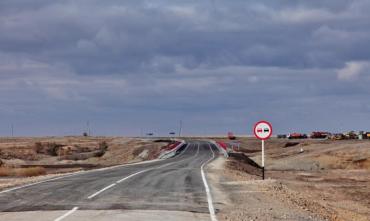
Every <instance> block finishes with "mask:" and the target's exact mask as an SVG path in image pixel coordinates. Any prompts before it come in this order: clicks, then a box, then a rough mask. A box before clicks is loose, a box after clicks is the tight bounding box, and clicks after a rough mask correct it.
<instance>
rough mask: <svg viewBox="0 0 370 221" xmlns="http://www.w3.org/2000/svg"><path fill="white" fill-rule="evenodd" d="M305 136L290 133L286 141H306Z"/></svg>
mask: <svg viewBox="0 0 370 221" xmlns="http://www.w3.org/2000/svg"><path fill="white" fill-rule="evenodd" d="M306 138H307V134H302V133H291V134H289V135H288V139H306Z"/></svg>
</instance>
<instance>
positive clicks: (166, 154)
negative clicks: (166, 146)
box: [158, 140, 186, 159]
mask: <svg viewBox="0 0 370 221" xmlns="http://www.w3.org/2000/svg"><path fill="white" fill-rule="evenodd" d="M176 141H179V142H180V143H179V144H178V145H177V146H176V147H175V148H172V149H171V150H168V151H163V152H162V153H161V154H160V155H159V157H158V158H159V159H168V158H171V157H174V156H176V154H177V151H178V150H179V149H180V148H181V147H183V146H184V145H186V142H185V141H184V140H176Z"/></svg>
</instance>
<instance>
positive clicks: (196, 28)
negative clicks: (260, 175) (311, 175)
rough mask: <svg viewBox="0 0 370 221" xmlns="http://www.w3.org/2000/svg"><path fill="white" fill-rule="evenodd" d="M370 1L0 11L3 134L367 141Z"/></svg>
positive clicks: (167, 1)
mask: <svg viewBox="0 0 370 221" xmlns="http://www.w3.org/2000/svg"><path fill="white" fill-rule="evenodd" d="M369 11H370V1H369V0H320V1H306V0H295V1H291V0H277V1H270V0H266V1H261V0H233V1H226V0H225V1H223V0H186V1H185V0H181V1H178V0H131V1H130V0H126V1H122V0H106V1H101V0H79V1H72V0H70V1H69V0H65V1H49V0H34V1H20V0H1V1H0V136H8V135H10V133H11V132H10V131H11V130H10V127H11V125H12V124H13V125H14V133H15V135H18V136H21V135H33V136H39V135H72V134H81V133H82V131H83V130H84V129H85V128H86V122H87V121H89V122H90V125H91V128H92V132H93V134H95V135H97V134H98V135H139V134H140V131H141V130H142V131H143V132H144V133H145V132H154V133H156V134H162V135H163V134H167V133H168V132H169V131H171V130H176V131H177V130H178V125H179V121H180V120H182V121H183V125H184V128H183V132H184V133H185V134H201V135H203V134H226V132H227V131H234V132H235V133H238V134H251V133H252V132H251V127H252V124H253V123H254V122H255V121H257V120H260V119H265V120H269V121H271V122H272V123H273V126H274V129H275V132H276V133H285V132H290V131H303V132H309V131H311V130H330V131H341V130H350V129H354V130H360V129H363V130H370V73H369V70H370V50H369V49H370V13H369Z"/></svg>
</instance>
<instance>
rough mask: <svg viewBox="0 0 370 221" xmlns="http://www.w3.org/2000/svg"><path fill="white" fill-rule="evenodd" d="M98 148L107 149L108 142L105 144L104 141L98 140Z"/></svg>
mask: <svg viewBox="0 0 370 221" xmlns="http://www.w3.org/2000/svg"><path fill="white" fill-rule="evenodd" d="M99 149H100V150H104V151H105V150H107V149H108V144H107V142H106V141H102V142H100V143H99Z"/></svg>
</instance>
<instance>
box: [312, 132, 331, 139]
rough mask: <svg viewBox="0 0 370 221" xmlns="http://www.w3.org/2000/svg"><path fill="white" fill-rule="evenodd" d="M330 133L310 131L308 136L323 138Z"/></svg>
mask: <svg viewBox="0 0 370 221" xmlns="http://www.w3.org/2000/svg"><path fill="white" fill-rule="evenodd" d="M330 135H331V134H330V133H329V132H322V131H314V132H312V133H311V135H310V137H311V138H312V139H325V138H329V137H330Z"/></svg>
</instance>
